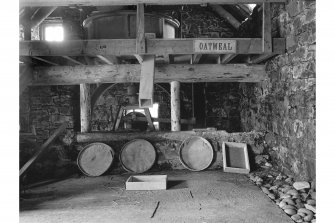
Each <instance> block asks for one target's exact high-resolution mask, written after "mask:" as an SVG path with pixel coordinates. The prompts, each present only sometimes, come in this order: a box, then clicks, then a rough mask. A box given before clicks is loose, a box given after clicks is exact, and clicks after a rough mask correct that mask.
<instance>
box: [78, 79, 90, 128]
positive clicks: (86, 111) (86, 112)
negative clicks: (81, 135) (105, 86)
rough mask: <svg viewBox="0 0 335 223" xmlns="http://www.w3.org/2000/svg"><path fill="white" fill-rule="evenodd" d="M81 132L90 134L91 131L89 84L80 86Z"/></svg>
mask: <svg viewBox="0 0 335 223" xmlns="http://www.w3.org/2000/svg"><path fill="white" fill-rule="evenodd" d="M80 130H81V132H90V130H91V95H90V85H89V84H80Z"/></svg>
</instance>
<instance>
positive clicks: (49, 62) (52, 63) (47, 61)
mask: <svg viewBox="0 0 335 223" xmlns="http://www.w3.org/2000/svg"><path fill="white" fill-rule="evenodd" d="M32 58H34V59H36V60H40V61H43V62H44V63H47V64H50V65H54V66H58V65H59V64H57V63H54V62H51V61H49V60H46V59H43V58H41V57H32Z"/></svg>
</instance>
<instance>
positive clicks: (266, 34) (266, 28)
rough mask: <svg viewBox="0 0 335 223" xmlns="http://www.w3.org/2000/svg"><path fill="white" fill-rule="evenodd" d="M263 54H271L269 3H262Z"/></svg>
mask: <svg viewBox="0 0 335 223" xmlns="http://www.w3.org/2000/svg"><path fill="white" fill-rule="evenodd" d="M262 49H263V52H264V53H272V35H271V8H270V3H263V44H262Z"/></svg>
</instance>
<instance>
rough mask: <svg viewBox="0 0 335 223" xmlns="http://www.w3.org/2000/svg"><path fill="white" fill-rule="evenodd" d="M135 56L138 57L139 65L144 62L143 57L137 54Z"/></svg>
mask: <svg viewBox="0 0 335 223" xmlns="http://www.w3.org/2000/svg"><path fill="white" fill-rule="evenodd" d="M134 56H135V57H136V59H137V61H138V63H139V64H141V63H142V62H143V57H142V56H141V55H139V54H135V55H134Z"/></svg>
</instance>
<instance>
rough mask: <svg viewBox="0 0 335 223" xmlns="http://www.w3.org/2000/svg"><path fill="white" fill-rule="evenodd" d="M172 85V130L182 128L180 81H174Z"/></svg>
mask: <svg viewBox="0 0 335 223" xmlns="http://www.w3.org/2000/svg"><path fill="white" fill-rule="evenodd" d="M170 86H171V131H173V132H176V131H180V130H181V125H180V82H178V81H172V82H171V83H170Z"/></svg>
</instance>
